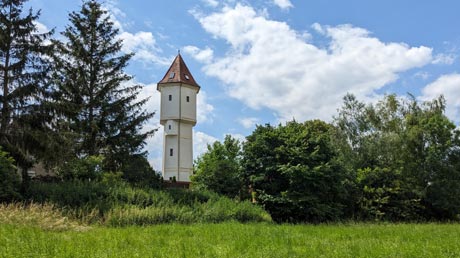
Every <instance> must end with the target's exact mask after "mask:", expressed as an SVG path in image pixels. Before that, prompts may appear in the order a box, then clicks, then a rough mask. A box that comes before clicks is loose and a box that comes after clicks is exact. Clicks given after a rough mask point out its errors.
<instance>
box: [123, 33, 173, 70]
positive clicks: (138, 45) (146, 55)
mask: <svg viewBox="0 0 460 258" xmlns="http://www.w3.org/2000/svg"><path fill="white" fill-rule="evenodd" d="M118 38H119V39H121V40H123V47H122V49H121V50H122V51H123V52H125V53H135V55H134V57H133V59H134V60H139V61H143V62H147V63H150V62H151V63H156V64H160V65H165V66H167V65H169V64H170V63H171V60H170V59H169V58H164V57H161V56H160V54H161V49H160V48H159V47H158V46H157V43H156V40H155V37H154V36H153V34H152V33H151V32H146V31H139V32H136V33H130V32H126V31H124V32H122V33H120V34H119V35H118Z"/></svg>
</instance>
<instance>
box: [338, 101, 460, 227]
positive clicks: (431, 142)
mask: <svg viewBox="0 0 460 258" xmlns="http://www.w3.org/2000/svg"><path fill="white" fill-rule="evenodd" d="M444 109H445V100H444V98H443V97H442V96H441V97H439V98H438V99H434V100H432V101H428V102H424V103H419V102H417V100H416V99H415V98H414V97H413V96H410V95H409V98H407V99H402V98H398V97H396V95H389V96H386V97H385V98H384V99H382V100H381V101H379V102H378V103H377V104H376V105H367V106H365V105H364V104H362V103H360V102H358V101H357V100H356V99H355V98H354V96H352V95H347V96H346V97H345V99H344V105H343V107H342V109H341V110H340V111H339V115H338V117H336V118H335V125H336V127H337V131H338V134H337V135H338V136H339V138H340V137H342V139H345V140H342V141H340V140H337V141H336V143H339V144H337V145H338V146H340V147H338V148H341V149H343V150H347V151H346V152H344V153H346V156H347V159H344V161H346V162H347V163H348V164H347V166H346V167H348V168H351V170H352V171H355V172H356V178H357V182H356V183H357V185H358V187H359V188H360V192H359V193H358V198H357V199H358V206H359V207H361V211H360V212H361V216H362V217H363V218H367V219H383V220H421V219H428V218H432V217H434V218H438V219H441V218H451V219H452V218H454V217H455V216H456V215H455V214H458V208H459V207H460V206H458V203H456V202H455V201H453V200H455V199H456V198H457V199H458V197H460V196H459V195H458V192H457V191H456V189H457V188H456V186H460V184H459V182H458V179H457V178H459V177H458V176H459V174H460V170H458V168H457V167H456V165H455V164H456V159H457V158H456V157H457V155H458V154H457V153H458V149H459V144H458V142H459V141H458V133H456V131H455V125H454V124H453V123H452V122H451V121H449V119H447V117H446V116H445V115H444ZM344 145H347V146H344ZM447 182H448V183H447ZM440 185H443V186H445V187H446V188H448V189H450V190H449V191H443V190H440V189H441V187H440ZM445 200H452V202H449V204H447V202H446V201H445Z"/></svg>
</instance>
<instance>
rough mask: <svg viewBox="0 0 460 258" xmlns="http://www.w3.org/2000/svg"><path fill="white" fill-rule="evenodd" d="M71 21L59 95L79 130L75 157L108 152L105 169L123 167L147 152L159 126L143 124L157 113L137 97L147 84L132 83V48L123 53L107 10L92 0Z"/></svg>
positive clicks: (61, 53) (72, 127)
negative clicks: (146, 127) (149, 139)
mask: <svg viewBox="0 0 460 258" xmlns="http://www.w3.org/2000/svg"><path fill="white" fill-rule="evenodd" d="M69 20H70V24H69V25H68V26H67V27H66V29H65V31H64V32H63V33H62V35H63V36H64V37H65V39H66V41H65V43H61V42H56V45H57V50H58V51H57V54H56V56H55V64H56V67H55V76H54V79H55V84H56V86H57V94H56V99H57V102H58V103H59V105H60V110H63V111H64V112H63V116H62V118H63V121H65V122H66V123H67V126H68V129H69V132H70V133H69V134H70V135H73V137H74V138H73V150H72V152H73V153H74V156H75V157H85V156H94V155H96V156H97V155H103V156H104V157H105V159H104V161H105V162H104V169H105V170H107V171H118V170H120V168H121V167H122V166H123V164H124V161H125V160H128V159H129V157H130V156H131V155H137V154H142V153H143V146H144V145H145V139H146V138H147V137H148V136H149V135H150V134H152V133H153V131H154V130H150V131H148V130H142V126H143V124H144V123H145V122H146V121H147V120H148V119H150V118H151V117H152V116H153V115H154V113H150V112H147V111H146V110H144V109H143V106H144V104H145V103H146V101H147V99H143V100H137V97H138V95H139V92H140V90H141V86H139V85H135V86H131V85H130V84H129V82H128V81H129V80H130V79H131V76H129V75H127V74H126V73H125V72H124V68H125V67H126V66H127V64H128V61H129V59H130V58H131V57H132V54H122V53H121V47H122V41H121V40H118V39H117V35H118V33H119V31H118V29H116V28H115V27H114V25H113V22H112V21H111V20H110V17H109V15H108V14H107V11H105V10H104V9H103V8H101V5H100V4H99V3H98V2H97V1H86V2H84V3H83V5H82V7H81V10H80V11H79V12H72V13H70V17H69Z"/></svg>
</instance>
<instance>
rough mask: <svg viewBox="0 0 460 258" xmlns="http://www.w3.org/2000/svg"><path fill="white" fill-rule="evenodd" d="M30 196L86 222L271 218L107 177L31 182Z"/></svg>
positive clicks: (214, 199)
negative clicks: (114, 181) (105, 180)
mask: <svg viewBox="0 0 460 258" xmlns="http://www.w3.org/2000/svg"><path fill="white" fill-rule="evenodd" d="M28 198H29V200H30V201H33V202H38V203H52V204H54V205H56V206H57V207H59V208H62V210H63V212H64V213H65V214H66V215H68V216H70V217H72V218H77V219H79V220H81V221H82V222H85V223H98V224H105V225H110V226H126V225H151V224H161V223H171V222H174V223H198V222H223V221H229V220H235V221H240V222H250V221H253V222H256V221H271V219H270V216H269V215H268V214H267V212H265V211H264V210H263V209H262V208H261V207H258V206H256V205H253V204H251V203H249V202H236V201H233V200H231V199H229V198H227V197H224V196H219V195H218V194H216V193H212V192H205V191H192V190H185V189H166V190H155V189H147V188H138V187H132V186H130V185H129V184H127V183H123V182H122V183H118V184H115V185H112V184H106V183H103V182H94V181H93V182H88V181H84V182H81V181H67V182H61V183H43V182H33V183H32V184H31V186H30V191H29V195H28Z"/></svg>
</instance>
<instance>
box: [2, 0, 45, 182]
mask: <svg viewBox="0 0 460 258" xmlns="http://www.w3.org/2000/svg"><path fill="white" fill-rule="evenodd" d="M24 2H25V0H2V2H1V3H0V109H1V111H0V112H1V116H0V145H2V146H3V147H4V149H5V150H6V151H8V152H9V153H10V154H11V155H12V157H13V158H14V159H15V161H16V162H17V164H18V167H19V168H20V169H21V170H22V173H23V179H24V182H27V169H28V168H29V167H31V166H32V165H33V163H34V162H36V159H37V158H39V157H40V156H43V155H44V154H45V153H47V152H48V148H47V147H49V145H50V141H49V140H48V139H49V138H50V137H51V135H53V134H52V124H53V120H52V113H51V112H50V110H51V108H50V105H49V98H50V96H49V89H48V88H47V85H48V83H47V79H48V75H49V68H50V65H49V62H47V60H49V59H47V58H45V56H46V55H47V54H49V53H50V51H51V50H52V46H51V44H49V42H48V43H47V39H48V38H49V37H50V36H51V34H52V32H47V33H39V32H38V29H37V26H36V21H37V19H38V18H39V16H40V12H33V11H32V9H30V10H29V11H28V12H23V4H24Z"/></svg>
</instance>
